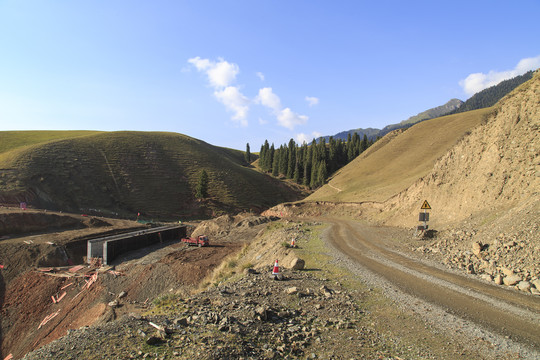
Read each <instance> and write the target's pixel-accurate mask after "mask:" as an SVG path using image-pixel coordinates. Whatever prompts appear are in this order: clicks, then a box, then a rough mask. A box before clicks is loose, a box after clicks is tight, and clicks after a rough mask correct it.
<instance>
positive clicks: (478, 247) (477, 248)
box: [472, 241, 483, 257]
mask: <svg viewBox="0 0 540 360" xmlns="http://www.w3.org/2000/svg"><path fill="white" fill-rule="evenodd" d="M482 248H483V246H482V243H480V242H478V241H475V242H473V243H472V252H473V254H474V255H476V256H478V257H480V253H481V252H482Z"/></svg>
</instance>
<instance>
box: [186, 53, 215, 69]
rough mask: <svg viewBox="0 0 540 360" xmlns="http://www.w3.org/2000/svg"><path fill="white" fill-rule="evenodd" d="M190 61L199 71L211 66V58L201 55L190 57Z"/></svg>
mask: <svg viewBox="0 0 540 360" xmlns="http://www.w3.org/2000/svg"><path fill="white" fill-rule="evenodd" d="M188 63H190V64H192V65H194V66H195V67H196V68H197V70H199V71H203V70H206V69H208V68H209V67H210V60H208V59H201V58H200V57H199V56H197V57H194V58H191V59H188Z"/></svg>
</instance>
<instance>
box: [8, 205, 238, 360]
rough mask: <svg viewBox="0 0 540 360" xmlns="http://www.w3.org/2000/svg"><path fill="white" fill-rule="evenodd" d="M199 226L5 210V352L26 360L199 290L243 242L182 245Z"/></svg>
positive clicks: (15, 209) (29, 210) (28, 210)
mask: <svg viewBox="0 0 540 360" xmlns="http://www.w3.org/2000/svg"><path fill="white" fill-rule="evenodd" d="M192 230H193V227H190V226H187V225H179V224H162V225H161V226H155V225H153V226H152V227H151V226H149V225H143V224H141V223H138V222H136V221H128V220H118V219H105V218H98V217H93V216H86V215H84V214H80V215H74V214H65V213H54V212H50V211H49V212H46V211H40V210H31V209H26V210H21V209H18V208H7V207H3V208H2V209H1V210H0V266H1V269H0V311H1V316H0V318H1V327H0V339H1V343H0V357H1V358H4V357H6V356H9V355H11V356H12V357H13V358H16V359H19V358H22V357H23V356H24V354H26V353H28V352H30V351H32V350H35V349H37V348H39V347H41V346H43V345H45V344H47V343H49V342H51V341H52V340H55V339H57V338H59V337H61V336H64V335H66V334H67V332H68V331H69V330H72V329H77V328H80V327H82V326H89V325H94V324H100V323H103V324H104V323H107V322H109V321H111V320H113V319H116V318H117V317H118V316H120V315H122V314H127V313H129V312H132V311H136V312H140V311H142V310H143V309H145V308H147V307H148V306H149V305H150V303H151V301H152V300H153V299H154V298H155V297H156V296H157V295H159V294H163V293H167V291H169V290H171V291H172V289H174V290H175V291H177V290H179V289H183V290H184V291H186V292H188V291H190V290H192V289H193V288H194V287H196V286H197V285H198V284H199V282H200V281H201V280H202V279H203V278H204V277H205V276H207V275H208V273H209V272H211V271H212V269H213V268H215V267H216V266H217V265H218V264H220V263H221V261H222V260H223V258H225V257H227V255H229V254H230V253H233V252H235V251H237V250H238V249H240V248H241V246H242V243H240V242H221V241H218V240H216V241H213V243H212V245H211V246H207V247H203V248H197V247H196V248H191V247H188V246H187V244H185V243H182V242H181V238H182V237H184V236H186V232H187V231H192Z"/></svg>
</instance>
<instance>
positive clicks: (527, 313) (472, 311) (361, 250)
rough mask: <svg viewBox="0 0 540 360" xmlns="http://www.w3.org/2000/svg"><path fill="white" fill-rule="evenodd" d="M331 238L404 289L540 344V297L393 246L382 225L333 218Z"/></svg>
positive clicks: (499, 330) (531, 343)
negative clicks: (429, 262)
mask: <svg viewBox="0 0 540 360" xmlns="http://www.w3.org/2000/svg"><path fill="white" fill-rule="evenodd" d="M330 222H331V223H332V224H333V231H329V241H330V242H331V244H332V245H333V246H334V247H335V248H336V249H337V250H339V251H340V252H341V253H343V254H344V255H346V256H347V257H348V258H350V259H352V260H354V261H355V262H356V263H358V264H360V265H361V266H363V267H365V268H367V269H368V270H370V271H372V272H374V273H376V274H378V275H380V276H382V277H384V278H385V279H386V280H388V281H389V282H390V283H392V284H393V286H395V287H397V288H398V289H400V290H401V291H403V292H405V293H407V294H410V295H413V296H415V297H418V298H420V299H422V300H424V301H427V302H429V303H432V304H435V305H437V306H439V307H441V308H443V309H445V310H446V311H447V312H449V313H451V314H454V315H456V316H458V317H460V318H463V319H466V320H468V321H472V322H474V323H476V324H479V325H481V326H484V327H486V328H487V329H489V330H490V331H493V332H495V333H497V334H500V335H503V336H508V337H510V338H511V339H513V340H517V341H518V342H521V343H523V344H526V345H528V346H531V347H533V348H535V349H536V350H540V322H539V320H538V319H539V318H540V317H539V314H540V299H538V298H536V297H533V296H528V295H525V294H521V293H517V292H515V291H512V290H508V289H504V288H502V287H495V286H492V285H489V284H484V283H482V282H480V281H476V280H473V279H469V278H467V277H464V276H460V275H457V274H453V273H450V272H447V271H444V270H441V269H439V268H436V267H433V266H429V265H426V264H424V263H422V262H419V261H416V260H414V259H412V258H410V257H407V256H404V255H402V254H399V253H397V252H395V251H392V250H388V249H387V248H385V247H384V242H383V241H381V240H380V239H378V237H380V236H381V235H382V234H381V232H379V231H377V230H376V229H374V228H372V227H369V226H365V225H362V224H359V223H358V222H354V223H353V222H348V221H343V220H331V221H330Z"/></svg>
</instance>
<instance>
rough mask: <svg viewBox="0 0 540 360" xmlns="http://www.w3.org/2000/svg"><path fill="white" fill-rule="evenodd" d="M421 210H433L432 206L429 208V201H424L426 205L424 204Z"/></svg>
mask: <svg viewBox="0 0 540 360" xmlns="http://www.w3.org/2000/svg"><path fill="white" fill-rule="evenodd" d="M420 209H422V210H431V206H429V203H428V202H427V200H424V203H423V204H422V207H421V208H420Z"/></svg>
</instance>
